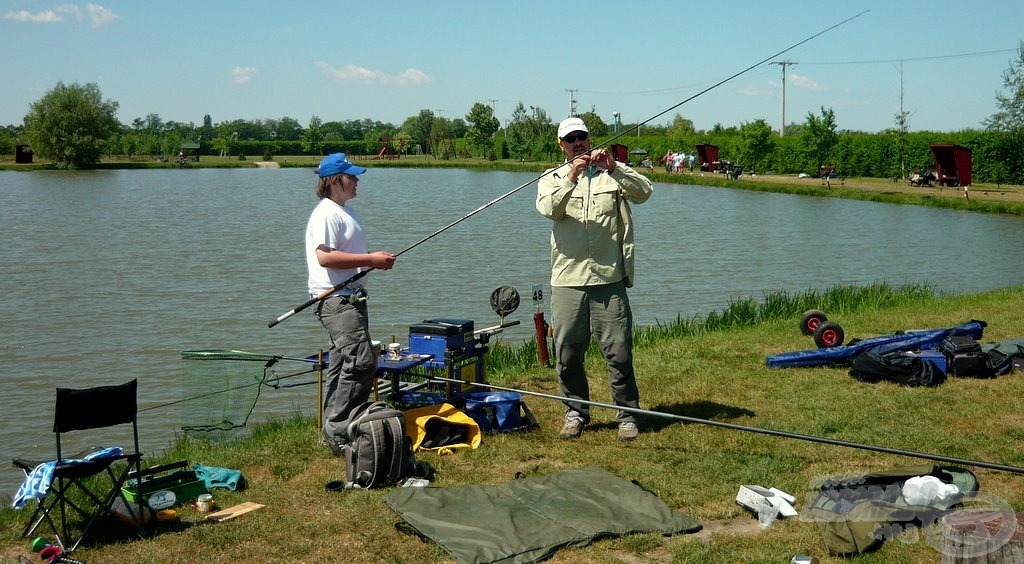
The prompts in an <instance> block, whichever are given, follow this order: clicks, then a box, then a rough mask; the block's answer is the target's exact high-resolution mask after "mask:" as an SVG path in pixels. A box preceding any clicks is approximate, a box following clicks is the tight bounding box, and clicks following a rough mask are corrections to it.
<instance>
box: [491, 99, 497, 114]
mask: <svg viewBox="0 0 1024 564" xmlns="http://www.w3.org/2000/svg"><path fill="white" fill-rule="evenodd" d="M497 101H498V100H496V99H494V98H491V99H490V102H491V115H493V114H495V113H497V111H498V110H496V109H495V108H494V103H495V102H497Z"/></svg>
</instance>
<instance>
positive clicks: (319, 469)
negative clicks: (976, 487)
mask: <svg viewBox="0 0 1024 564" xmlns="http://www.w3.org/2000/svg"><path fill="white" fill-rule="evenodd" d="M1022 300H1024V286H1021V287H1013V288H1007V289H1002V290H997V291H992V292H985V293H980V294H973V295H936V294H935V293H933V292H931V291H930V290H929V289H928V288H927V287H909V288H906V289H900V288H887V287H885V286H872V287H869V288H865V289H856V288H836V289H833V290H829V291H826V292H822V293H809V294H802V295H795V296H786V295H783V294H769V295H766V296H765V299H764V300H761V301H758V302H753V301H745V300H744V301H738V302H735V303H733V304H731V305H730V306H728V307H727V308H725V309H723V310H722V311H721V312H717V313H715V314H712V315H710V316H708V317H707V318H706V319H704V318H702V319H680V320H677V323H674V324H667V325H664V326H660V327H653V328H645V329H643V330H642V331H640V333H639V340H638V346H637V351H636V367H637V374H638V381H639V386H640V390H641V399H642V404H643V407H644V408H645V409H648V410H652V411H657V412H662V413H668V414H676V415H683V416H687V417H691V418H698V419H705V420H713V421H717V422H726V423H732V424H738V425H743V426H748V427H759V428H768V429H775V430H782V431H789V432H792V433H798V434H803V435H813V436H820V437H829V438H834V439H839V440H843V441H850V442H855V443H862V444H870V445H879V446H886V447H890V448H896V449H902V450H908V451H914V452H930V453H937V454H942V455H945V456H952V457H958V458H965V459H972V460H984V461H988V462H997V463H1002V464H1008V465H1014V466H1022V465H1024V453H1022V451H1021V450H1020V448H1019V443H1018V442H1017V441H1019V440H1021V438H1022V436H1024V416H1022V415H1021V413H1020V410H1019V398H1020V397H1021V395H1022V394H1024V377H1022V375H1021V374H1020V373H1012V374H1010V375H1006V376H1002V377H999V378H995V379H990V380H975V379H955V378H951V379H949V380H947V381H946V382H945V383H944V384H942V385H941V386H938V387H935V388H900V387H898V386H896V385H894V384H889V383H880V384H864V383H861V382H858V381H856V380H854V379H852V378H850V377H849V376H848V375H847V370H846V369H844V368H839V367H819V368H796V369H769V368H767V367H766V366H765V363H764V360H765V357H766V356H767V355H770V354H774V353H779V352H785V351H792V350H801V349H808V348H813V343H812V342H811V340H810V338H808V337H806V336H804V335H802V334H801V332H800V331H799V329H798V320H799V314H800V313H801V312H802V311H803V309H806V308H809V307H811V306H813V307H819V308H821V309H823V310H825V311H826V312H827V313H828V314H829V317H830V319H833V320H836V321H839V322H840V323H842V325H843V327H844V328H845V329H846V334H847V337H848V338H854V337H859V338H866V337H871V336H875V335H882V334H890V333H893V332H895V331H899V330H904V329H915V328H916V329H921V328H937V327H948V326H952V325H956V324H959V323H963V322H965V321H968V320H970V319H980V320H984V321H986V322H987V323H988V327H987V329H986V333H985V340H987V341H1001V340H1005V339H1010V338H1017V337H1020V336H1022V335H1024V311H1022V310H1021V308H1020V307H1019V304H1020V303H1022ZM523 354H525V353H523ZM509 356H510V358H507V359H506V360H505V361H504V364H503V365H501V366H497V365H496V366H495V370H494V371H493V372H492V373H491V380H492V382H494V383H496V384H499V385H503V386H508V387H512V388H517V389H523V390H531V391H537V392H541V393H547V394H557V393H558V386H557V382H556V378H555V375H554V373H553V371H552V370H551V369H548V368H544V367H541V366H537V365H536V364H533V365H523V364H518V362H520V361H522V359H519V361H517V360H516V359H515V353H514V351H512V352H510V353H509ZM588 370H589V371H590V373H591V384H592V390H593V399H594V401H598V402H608V401H610V400H609V392H608V389H607V380H606V376H605V373H604V370H603V366H602V363H601V361H600V360H599V359H598V358H597V357H596V356H594V355H590V357H589V360H588ZM527 403H528V404H529V406H530V408H531V410H533V411H534V412H535V413H536V414H537V416H538V418H539V420H540V423H541V426H540V428H539V429H537V430H534V431H532V432H528V433H518V434H508V435H501V436H487V437H485V439H484V441H483V444H482V445H481V446H480V448H478V449H476V450H472V451H458V452H456V453H455V454H453V455H448V456H439V455H436V454H433V453H427V454H422V453H421V454H419V455H418V459H419V460H421V461H424V462H427V463H428V464H430V465H431V466H432V467H433V468H434V470H435V474H436V475H435V481H434V482H433V484H432V485H433V486H437V487H444V486H454V485H465V484H493V483H500V482H505V481H508V480H511V479H513V478H514V476H515V474H516V473H517V472H520V473H523V474H526V475H528V476H537V475H544V474H550V473H553V472H557V471H560V470H563V469H568V468H580V467H584V466H590V465H596V466H600V467H603V468H606V469H608V470H609V471H611V472H613V473H615V474H617V475H619V476H621V477H623V478H626V479H629V480H636V481H638V482H639V483H640V484H642V485H643V486H644V487H646V488H648V489H650V490H651V491H652V492H654V493H655V494H656V495H657V496H658V497H659V498H660V499H662V500H663V501H665V502H666V503H667V504H668V505H669V506H670V507H672V508H675V509H677V510H679V511H682V512H685V513H687V514H689V515H690V516H692V517H694V518H696V519H697V520H699V521H701V522H702V523H703V524H704V525H705V527H706V530H705V531H704V532H702V533H700V534H697V535H679V536H675V537H667V538H662V537H660V536H657V535H631V536H628V537H624V538H619V539H608V540H602V541H599V542H597V543H595V544H593V545H591V546H589V547H586V548H578V549H566V550H562V551H560V552H558V553H557V554H556V555H555V557H554V558H553V559H552V562H558V563H561V562H583V561H585V562H621V561H674V562H787V561H788V560H789V559H790V558H791V557H792V556H793V555H796V554H806V555H811V556H815V557H817V558H818V559H819V561H820V562H822V563H833V562H848V561H855V562H864V563H882V562H886V563H889V562H900V563H918V562H921V563H924V562H936V561H938V560H939V558H940V555H939V553H938V552H937V551H936V550H935V549H934V548H932V547H931V546H930V545H929V544H927V543H926V542H924V541H923V540H919V541H918V542H901V541H889V542H887V543H886V544H885V545H884V546H883V548H882V549H881V551H879V552H878V553H875V554H869V555H864V556H860V557H857V558H854V559H852V560H851V559H839V558H835V557H831V556H829V555H828V554H827V553H826V551H825V548H824V545H823V543H822V540H821V537H820V534H819V533H818V530H817V528H816V527H815V525H814V524H813V523H810V522H805V521H801V520H799V519H798V518H797V519H790V520H785V521H781V522H778V523H776V524H775V525H774V526H773V527H772V528H771V529H769V530H767V531H758V530H757V528H756V526H754V527H749V526H745V525H750V524H752V523H754V522H756V518H755V517H753V516H751V515H749V514H748V513H747V512H746V511H745V510H743V509H742V508H740V507H739V506H737V505H736V504H735V502H734V499H735V497H736V492H737V490H738V488H739V486H740V485H742V484H760V485H763V486H765V487H768V486H775V487H778V488H781V489H783V490H786V491H789V492H791V493H793V494H795V495H797V497H798V498H801V500H802V498H803V496H804V495H805V494H806V493H807V491H808V488H809V484H810V483H811V481H812V480H814V479H815V478H818V477H821V476H824V475H829V474H833V473H838V472H844V471H866V470H873V469H881V468H888V467H892V466H896V465H901V464H907V463H915V462H919V460H917V459H913V458H908V457H902V456H895V455H889V454H879V453H875V452H870V451H865V450H862V449H852V448H848V447H840V446H831V445H823V444H820V443H816V442H809V441H799V440H794V439H785V438H779V437H772V436H766V435H762V434H757V433H751V432H742V431H738V430H732V429H723V428H720V427H716V426H711V425H703V424H700V423H687V424H682V423H678V422H675V421H673V420H670V419H664V418H655V417H651V418H648V419H647V420H646V421H645V422H644V425H643V431H644V432H643V433H642V434H641V436H640V437H639V438H638V439H637V440H636V441H634V442H632V443H628V444H622V443H619V442H618V441H616V440H615V425H614V413H613V412H611V411H608V410H602V409H595V410H594V413H593V416H594V422H593V425H592V426H591V427H588V430H587V431H586V432H585V433H584V434H583V436H582V437H581V438H580V439H578V440H576V441H570V442H567V441H562V440H559V439H558V437H557V433H558V428H559V425H560V422H561V413H562V406H561V404H560V403H559V402H557V401H553V400H546V399H540V398H530V397H528V398H527ZM36 423H41V422H36ZM142 431H143V433H144V432H145V429H143V430H142ZM180 459H185V460H189V461H192V462H195V463H201V464H205V465H208V466H220V467H226V468H237V469H241V470H242V471H243V472H244V473H245V475H246V477H247V478H248V480H249V483H250V487H249V488H248V489H247V490H245V491H241V492H226V491H217V498H218V502H219V503H220V505H221V506H230V505H233V504H236V503H241V502H243V501H252V502H257V503H261V504H264V505H265V507H264V508H262V509H260V510H257V511H255V512H253V513H250V514H248V515H245V516H243V517H240V518H237V519H234V520H232V521H228V522H225V523H220V524H213V523H206V522H203V521H201V520H200V518H199V517H200V516H199V515H198V514H197V513H195V512H193V511H192V510H190V509H182V511H181V514H182V515H181V521H180V522H179V523H177V524H174V525H168V526H166V527H165V528H163V529H161V532H160V533H159V534H157V535H156V536H154V537H152V538H149V539H146V540H142V541H127V542H120V541H110V542H108V543H105V544H102V545H96V546H92V547H88V548H83V549H80V551H79V552H77V553H76V557H77V558H80V559H83V560H87V561H89V562H113V561H116V562H194V561H198V560H202V561H246V562H249V561H274V562H320V561H323V562H332V561H340V560H344V561H350V562H437V561H442V562H443V561H450V559H447V558H446V555H445V554H444V552H443V551H441V550H440V549H439V548H437V547H436V546H434V545H432V544H429V543H423V542H420V541H419V540H417V539H416V538H414V537H410V536H405V535H403V534H401V533H399V532H398V531H396V529H395V527H394V525H395V523H396V522H397V516H396V515H395V514H394V513H393V512H392V511H391V510H390V509H388V507H387V506H386V504H385V503H384V502H383V496H384V494H385V493H386V490H365V491H351V492H347V493H341V494H339V493H329V492H326V491H325V490H324V484H326V483H327V482H328V481H331V480H335V479H338V478H340V477H341V476H342V475H343V468H342V465H341V463H340V462H339V461H338V459H336V458H332V457H331V456H330V455H329V453H328V452H327V450H326V449H325V448H323V447H322V446H320V445H319V435H318V432H317V430H316V429H315V423H314V422H313V421H312V420H310V419H305V418H298V417H296V418H292V419H289V420H281V421H276V422H272V423H269V424H266V425H263V426H260V427H258V428H256V429H253V431H252V433H251V435H250V436H249V437H246V438H244V439H239V440H236V441H232V442H228V443H220V444H215V443H209V442H202V441H193V440H184V441H182V442H180V443H179V444H178V445H176V446H175V447H174V448H173V450H172V451H171V452H169V453H166V456H164V457H162V458H161V459H150V460H148V463H150V464H156V463H158V462H161V461H165V460H180ZM12 471H13V470H12ZM976 473H977V474H978V476H979V479H980V483H981V491H983V492H987V493H989V494H992V495H995V496H998V497H1000V498H1002V499H1004V500H1006V501H1007V502H1008V503H1009V504H1010V505H1011V506H1012V507H1013V508H1014V510H1016V511H1021V510H1022V509H1024V483H1022V481H1021V477H1020V476H1017V475H1014V474H1009V473H1005V472H998V471H992V470H985V469H976ZM27 517H28V515H27V513H24V512H15V511H13V510H10V509H4V510H2V511H0V559H3V560H4V561H17V558H18V557H19V556H21V555H24V556H26V557H28V558H30V559H33V560H34V559H35V557H34V555H31V554H29V551H28V548H27V546H28V542H27V541H22V540H19V539H18V538H17V537H18V535H19V534H20V527H21V526H22V525H23V524H24V520H25V519H27Z"/></svg>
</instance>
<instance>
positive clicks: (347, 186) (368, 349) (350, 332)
mask: <svg viewBox="0 0 1024 564" xmlns="http://www.w3.org/2000/svg"><path fill="white" fill-rule="evenodd" d="M364 172H366V169H365V168H363V167H361V166H356V165H354V164H352V163H351V162H349V161H348V158H347V157H346V155H345V153H334V154H331V155H328V156H326V157H324V159H323V161H321V162H320V166H319V168H318V169H317V176H318V180H317V184H316V195H317V197H318V198H320V203H319V204H317V206H316V208H315V209H314V210H313V213H312V214H311V215H310V217H309V222H308V223H307V224H306V266H307V267H308V270H309V295H310V297H314V296H319V295H322V294H323V293H324V292H327V291H328V290H331V289H332V288H334V287H336V286H338V285H339V284H342V283H344V282H345V281H347V280H349V279H350V278H352V277H353V276H355V275H356V274H358V273H359V272H361V271H363V270H366V269H367V268H375V269H380V270H390V269H391V268H392V267H393V266H394V265H395V255H393V254H391V253H388V252H385V251H375V252H372V253H371V252H369V245H368V243H367V240H366V234H365V233H364V232H363V225H362V221H361V220H360V218H359V214H357V213H356V211H355V210H354V209H352V207H351V206H349V205H348V202H349V201H350V200H352V199H353V198H355V197H356V191H357V190H358V187H359V175H360V174H363V173H364ZM365 283H366V276H365V275H364V276H363V277H362V278H360V279H359V280H357V281H355V282H353V283H352V284H350V285H348V286H346V287H344V288H341V289H339V290H338V291H336V292H335V293H334V294H332V295H331V296H330V297H328V298H327V299H324V300H322V301H320V302H319V303H318V304H317V306H316V309H315V312H316V316H317V317H318V318H319V319H320V322H321V323H322V324H323V326H324V328H325V329H327V333H328V334H329V335H330V338H331V348H330V351H329V352H328V364H327V390H326V392H325V394H324V405H323V415H324V418H323V419H324V427H323V437H324V442H325V443H326V445H327V446H328V447H329V448H330V449H331V452H333V453H334V454H335V455H336V456H337V455H341V454H342V453H343V452H344V447H345V444H346V442H347V439H346V435H345V424H344V423H345V421H346V420H347V419H348V417H349V414H350V413H351V411H352V410H353V409H354V408H356V407H358V406H359V405H360V404H362V403H364V402H366V401H367V400H369V398H370V391H371V390H372V389H373V379H374V378H375V377H376V372H377V355H375V354H374V352H373V345H372V343H371V341H370V329H369V321H368V317H367V309H366V299H365V295H366V294H365V290H364V289H363V285H364V284H365Z"/></svg>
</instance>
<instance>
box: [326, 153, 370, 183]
mask: <svg viewBox="0 0 1024 564" xmlns="http://www.w3.org/2000/svg"><path fill="white" fill-rule="evenodd" d="M316 171H317V174H319V175H320V178H323V177H325V176H334V175H335V174H342V173H344V174H351V175H353V176H354V175H358V174H362V173H364V172H366V169H365V168H363V167H361V166H356V165H354V164H352V163H350V162H348V155H346V154H345V153H332V154H330V155H327V156H326V157H324V160H322V161H320V166H318V167H317V169H316Z"/></svg>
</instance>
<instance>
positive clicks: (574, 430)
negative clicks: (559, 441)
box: [558, 412, 587, 439]
mask: <svg viewBox="0 0 1024 564" xmlns="http://www.w3.org/2000/svg"><path fill="white" fill-rule="evenodd" d="M586 424H587V422H586V421H584V420H583V418H582V417H580V416H579V415H578V414H576V413H573V412H569V413H566V414H565V423H564V424H563V425H562V430H561V431H560V432H559V433H558V436H559V437H561V438H563V439H575V438H576V437H578V436H580V435H582V434H583V426H584V425H586Z"/></svg>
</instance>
